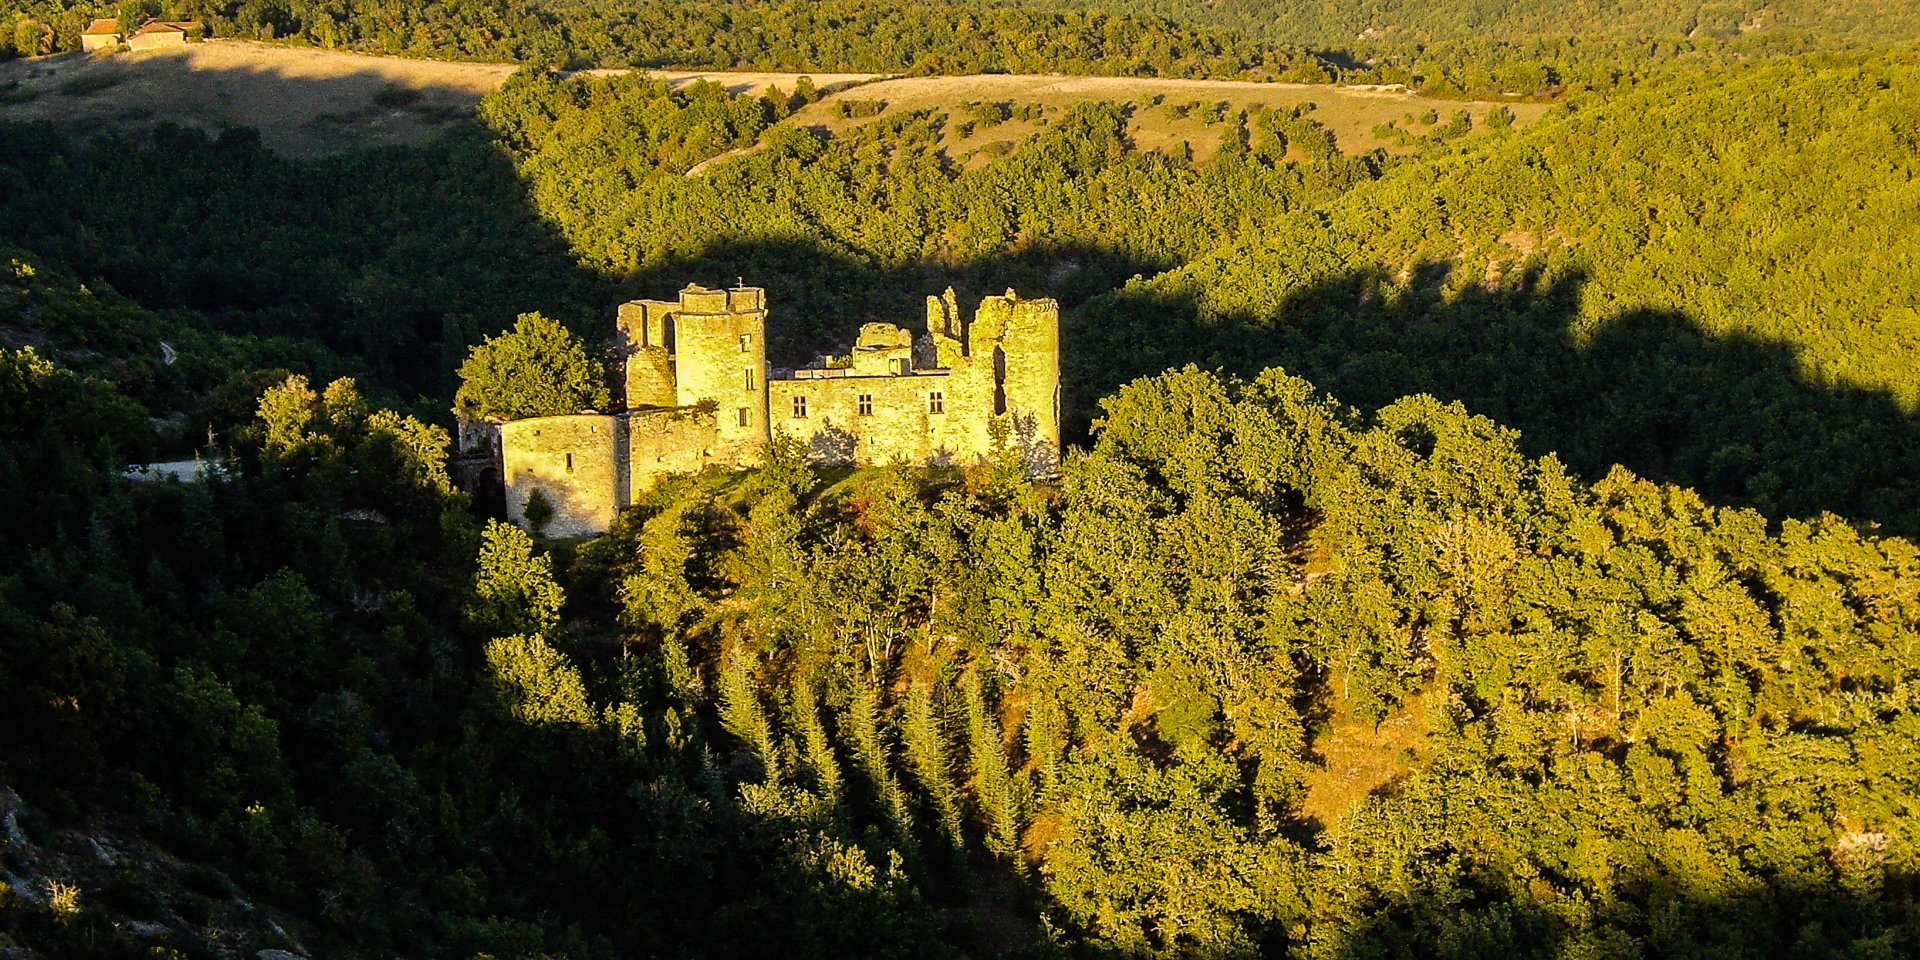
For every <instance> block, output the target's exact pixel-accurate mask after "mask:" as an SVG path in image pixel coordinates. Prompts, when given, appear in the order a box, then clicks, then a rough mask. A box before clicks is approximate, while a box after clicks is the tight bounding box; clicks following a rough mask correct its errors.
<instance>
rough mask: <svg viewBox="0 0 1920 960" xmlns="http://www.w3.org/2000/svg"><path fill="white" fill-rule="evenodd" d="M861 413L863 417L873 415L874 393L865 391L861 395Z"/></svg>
mask: <svg viewBox="0 0 1920 960" xmlns="http://www.w3.org/2000/svg"><path fill="white" fill-rule="evenodd" d="M860 415H861V416H863V417H871V416H873V394H871V393H863V394H861V395H860Z"/></svg>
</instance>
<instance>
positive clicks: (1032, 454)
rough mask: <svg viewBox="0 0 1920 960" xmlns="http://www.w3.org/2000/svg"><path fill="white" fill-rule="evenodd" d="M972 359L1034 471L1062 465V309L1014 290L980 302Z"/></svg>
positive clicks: (994, 407)
mask: <svg viewBox="0 0 1920 960" xmlns="http://www.w3.org/2000/svg"><path fill="white" fill-rule="evenodd" d="M968 333H969V336H970V338H971V343H970V347H971V349H970V350H969V354H970V356H969V360H970V361H971V362H972V363H973V364H976V365H979V364H984V365H985V369H986V370H988V371H989V377H990V381H989V382H990V383H992V384H993V393H992V395H991V398H990V407H989V409H992V410H994V411H995V412H997V413H999V415H1001V416H1004V417H1006V418H1007V423H1008V426H1009V428H1010V432H1011V439H1012V442H1013V443H1014V444H1015V446H1016V447H1017V448H1018V449H1019V451H1020V454H1021V458H1022V460H1023V461H1024V462H1025V464H1026V466H1027V470H1028V472H1029V473H1036V474H1039V473H1050V472H1052V471H1053V470H1055V469H1057V468H1058V467H1059V465H1060V305H1059V303H1057V302H1055V301H1053V300H1021V299H1020V298H1019V297H1017V296H1015V295H1014V293H1013V291H1011V290H1009V291H1007V294H1006V296H1002V297H988V298H986V299H985V300H982V301H980V309H979V311H978V312H976V313H975V314H974V318H973V324H972V326H971V328H970V329H969V330H968Z"/></svg>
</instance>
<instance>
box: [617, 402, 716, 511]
mask: <svg viewBox="0 0 1920 960" xmlns="http://www.w3.org/2000/svg"><path fill="white" fill-rule="evenodd" d="M621 419H622V420H623V421H624V423H625V426H626V430H627V451H628V453H627V458H628V460H627V462H628V464H629V467H628V472H629V475H630V476H631V477H632V480H631V482H630V483H629V484H628V487H629V489H628V495H627V499H626V500H624V501H622V502H621V504H620V506H622V507H630V506H632V505H633V502H634V500H635V499H637V498H638V497H639V496H640V495H641V494H644V493H646V492H647V491H649V490H651V489H653V488H654V487H656V486H658V485H659V483H660V481H661V480H664V479H666V478H667V477H669V476H672V475H674V474H685V473H698V472H700V471H701V470H704V469H706V467H707V466H708V465H710V464H712V463H713V462H714V459H715V454H716V452H717V451H718V450H719V448H720V435H719V431H718V430H717V429H716V424H715V422H714V414H713V412H712V411H709V410H707V409H704V408H700V407H689V408H682V409H674V410H643V411H635V412H632V413H629V414H627V415H625V416H624V417H622V418H621ZM729 465H731V464H729Z"/></svg>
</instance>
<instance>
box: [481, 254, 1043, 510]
mask: <svg viewBox="0 0 1920 960" xmlns="http://www.w3.org/2000/svg"><path fill="white" fill-rule="evenodd" d="M618 330H619V343H618V347H619V350H618V352H619V354H620V356H621V357H622V358H623V359H624V372H623V373H622V374H621V375H619V376H617V377H616V380H617V381H618V383H617V385H618V387H619V388H620V389H616V390H615V391H614V396H615V400H614V408H615V410H614V412H611V413H598V412H593V411H587V412H583V413H577V414H568V415H563V416H552V417H534V418H530V419H526V420H512V421H507V422H504V423H500V424H498V425H497V428H498V438H497V444H498V446H497V448H496V449H497V451H498V455H499V470H500V480H501V483H502V485H503V486H504V487H505V499H506V508H507V515H508V517H509V518H511V519H512V520H513V521H514V522H515V523H518V524H521V525H522V526H528V527H531V526H535V524H533V523H530V522H529V518H528V507H529V505H530V504H535V505H538V504H540V503H541V502H542V501H544V509H543V508H542V507H540V506H536V507H535V510H536V512H545V511H547V510H550V511H551V513H550V516H548V517H547V518H546V520H545V522H544V523H543V524H540V525H539V526H540V527H541V529H542V531H543V532H544V533H546V534H547V535H549V536H555V537H571V536H586V535H591V534H597V533H602V532H604V531H605V530H606V529H607V527H608V526H609V525H610V524H611V523H612V522H613V518H614V517H615V515H617V514H618V513H619V512H620V510H621V509H622V508H624V507H627V506H629V505H631V504H632V503H633V502H634V500H635V498H636V497H637V496H639V495H640V494H643V493H645V492H646V491H647V490H648V489H650V488H651V487H652V486H653V485H654V484H655V483H657V482H659V480H660V479H661V478H662V477H664V476H666V475H668V474H675V473H691V472H695V471H698V470H701V469H703V468H706V467H709V466H717V467H722V468H729V469H731V468H740V467H747V466H752V465H754V464H755V463H758V462H759V461H760V459H761V457H762V456H763V455H764V454H765V451H766V449H767V446H768V444H769V443H771V442H772V440H773V439H774V438H775V437H783V438H791V439H793V440H796V441H798V442H799V443H800V444H802V445H803V447H804V449H805V450H806V451H807V454H808V457H809V459H810V460H812V461H813V462H815V463H817V464H821V465H849V464H851V465H860V466H869V465H878V464H888V463H916V464H932V465H965V464H971V463H977V462H980V461H982V460H984V459H986V458H988V457H991V456H994V455H996V454H1000V455H1009V456H1016V457H1018V458H1019V460H1020V462H1021V463H1022V464H1023V465H1024V466H1025V468H1026V470H1027V472H1028V473H1029V474H1030V475H1038V474H1044V473H1048V472H1051V471H1052V470H1054V469H1055V468H1056V467H1057V466H1058V465H1059V458H1060V307H1059V304H1057V303H1055V302H1054V301H1053V300H1022V299H1020V297H1018V296H1017V295H1015V294H1014V292H1013V291H1011V290H1009V291H1007V293H1006V295H1005V296H998V297H987V298H986V299H985V300H983V301H981V303H980V307H979V309H978V310H976V311H975V312H974V315H973V317H972V319H971V320H968V319H966V318H965V317H963V316H962V315H961V312H960V309H959V306H958V304H957V303H956V302H955V300H954V295H953V291H952V290H948V291H947V292H946V294H945V295H944V296H940V297H928V298H927V329H926V332H925V333H923V334H919V335H916V334H914V333H913V332H912V331H909V330H903V329H901V328H900V327H897V326H894V325H892V324H888V323H869V324H867V325H865V326H863V327H861V328H860V336H859V339H858V340H857V341H856V342H855V343H854V345H853V350H852V352H851V353H849V354H847V355H846V356H835V357H824V358H822V359H821V361H820V362H819V363H818V364H817V365H815V366H812V367H806V368H801V369H797V370H784V369H770V368H769V367H768V366H767V338H766V331H767V301H766V292H765V291H764V290H762V289H761V288H759V287H746V286H740V287H733V288H731V289H726V290H709V289H707V288H705V287H702V286H699V285H697V284H696V285H692V286H689V287H687V288H686V289H684V290H682V291H680V297H679V299H678V300H635V301H633V302H630V303H624V304H621V305H620V309H619V314H618ZM463 432H465V431H463Z"/></svg>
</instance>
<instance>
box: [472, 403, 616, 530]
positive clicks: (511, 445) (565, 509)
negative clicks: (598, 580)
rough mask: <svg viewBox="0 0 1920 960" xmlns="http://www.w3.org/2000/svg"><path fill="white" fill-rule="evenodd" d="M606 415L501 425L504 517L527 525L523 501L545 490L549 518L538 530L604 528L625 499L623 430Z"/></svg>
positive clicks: (524, 502)
mask: <svg viewBox="0 0 1920 960" xmlns="http://www.w3.org/2000/svg"><path fill="white" fill-rule="evenodd" d="M619 426H620V423H619V418H617V417H613V416H608V415H605V414H571V415H566V416H557V417H535V418H532V419H529V420H514V421H510V422H508V423H505V424H502V425H501V427H500V434H501V441H502V442H501V480H502V482H503V484H504V485H505V487H506V500H507V503H506V507H507V518H508V519H510V520H512V521H513V522H514V523H517V524H520V525H521V526H523V527H527V528H529V529H532V527H533V525H532V524H530V523H528V522H527V501H528V499H529V498H530V497H531V496H532V495H533V492H534V491H535V490H539V491H541V492H542V493H544V494H546V498H547V502H548V503H550V504H551V505H552V506H553V517H552V518H551V519H550V520H548V521H547V523H546V525H545V526H544V527H541V528H540V532H541V533H543V534H545V535H546V536H549V537H583V536H591V535H594V534H598V533H604V532H606V529H607V527H608V526H609V525H610V524H612V523H613V517H614V514H615V513H617V512H618V511H619V508H620V507H621V506H623V505H625V504H626V503H628V502H630V500H631V496H630V494H629V492H628V489H627V488H628V479H627V470H626V463H627V449H626V446H627V444H626V436H625V431H623V430H621V429H619Z"/></svg>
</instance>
